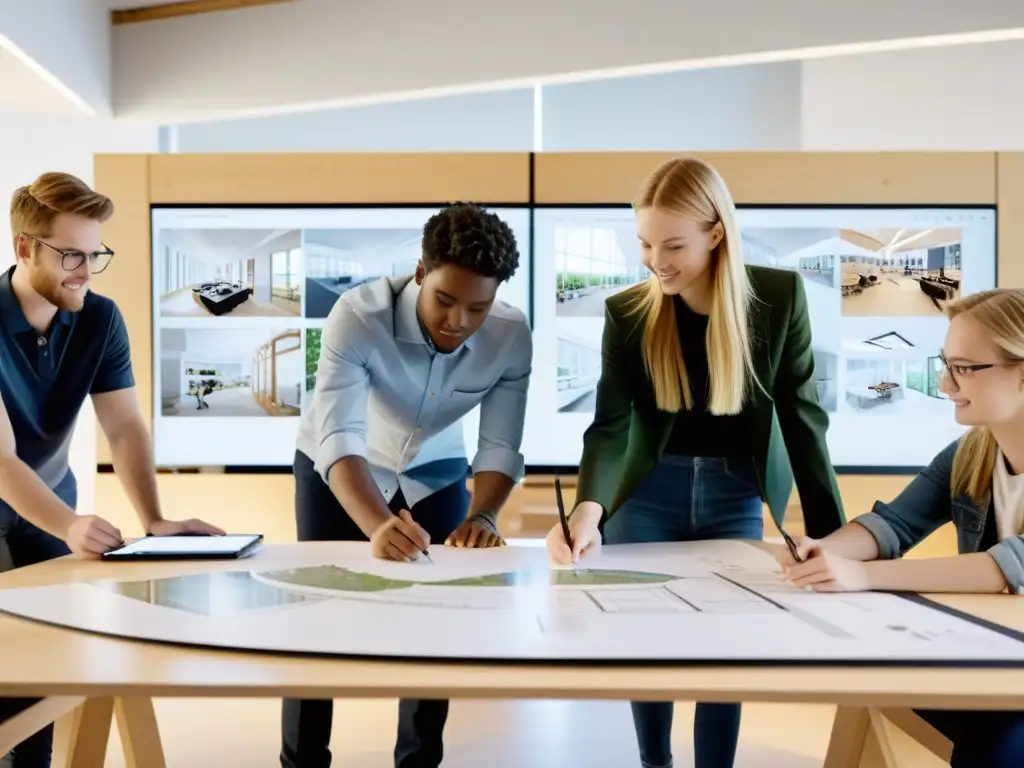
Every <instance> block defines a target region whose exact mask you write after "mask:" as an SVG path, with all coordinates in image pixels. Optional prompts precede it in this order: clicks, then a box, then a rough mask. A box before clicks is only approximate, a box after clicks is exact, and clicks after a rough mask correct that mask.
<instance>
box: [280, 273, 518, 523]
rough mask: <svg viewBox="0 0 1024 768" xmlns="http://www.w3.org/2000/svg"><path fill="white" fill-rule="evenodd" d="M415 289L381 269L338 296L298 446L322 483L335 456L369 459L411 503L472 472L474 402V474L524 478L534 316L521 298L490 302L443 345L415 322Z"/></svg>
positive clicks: (383, 483)
mask: <svg viewBox="0 0 1024 768" xmlns="http://www.w3.org/2000/svg"><path fill="white" fill-rule="evenodd" d="M418 296H419V286H418V285H416V281H415V280H413V279H412V277H411V276H406V277H399V278H391V277H384V278H381V279H379V280H374V281H372V282H369V283H365V284H363V285H361V286H359V287H357V288H353V289H352V290H350V291H347V292H346V293H344V294H343V295H342V297H341V298H340V299H339V300H338V301H337V302H336V303H335V305H334V308H333V309H332V310H331V313H330V314H329V315H328V317H327V320H326V322H325V324H324V328H323V335H322V336H321V340H320V362H319V366H318V368H317V374H316V387H315V388H314V390H313V396H312V397H311V399H310V403H309V407H308V408H307V409H306V410H305V412H304V413H303V415H302V419H301V421H300V425H299V436H298V444H297V447H298V450H300V451H302V453H304V454H306V456H308V457H309V458H310V459H311V460H312V462H313V465H314V467H315V468H316V470H317V472H318V473H319V474H320V475H321V477H323V478H324V482H327V475H328V472H329V471H330V468H331V466H333V465H334V464H335V462H337V461H339V460H340V459H343V458H345V457H346V456H362V457H364V458H365V459H366V461H367V463H368V464H369V466H370V471H371V473H372V475H373V478H374V480H375V482H376V483H377V487H378V488H379V489H380V491H381V493H382V494H383V496H384V498H385V499H387V500H388V501H390V500H391V498H392V497H393V496H394V495H395V493H396V492H397V491H398V490H399V489H400V490H401V491H402V494H403V496H404V497H405V501H406V503H407V505H408V506H409V507H411V506H413V505H414V504H416V503H417V502H418V501H420V500H421V499H423V498H425V497H427V496H429V495H431V494H432V493H434V492H435V491H438V490H440V489H441V488H444V487H446V486H448V485H451V484H452V483H454V482H457V481H458V480H460V479H462V478H464V477H465V472H466V447H465V441H464V440H463V431H462V425H461V424H460V420H461V419H462V417H463V416H465V415H466V414H467V413H469V411H471V410H473V408H475V407H476V406H477V405H480V435H479V445H478V448H477V453H476V456H475V457H474V458H473V462H472V469H473V472H474V473H476V472H486V471H492V472H501V473H502V474H505V475H508V476H509V477H511V478H513V479H514V480H516V481H517V482H518V481H519V480H520V479H521V478H522V476H523V467H524V461H523V456H522V454H521V453H520V445H521V443H522V438H523V422H524V420H525V417H526V395H527V389H528V387H529V382H530V371H531V369H532V363H533V339H532V336H531V333H530V326H529V323H528V322H527V320H526V316H525V315H524V314H523V313H522V312H521V311H520V310H518V309H516V308H515V307H513V306H511V305H509V304H506V303H504V302H501V301H495V303H494V304H493V306H492V307H491V310H490V312H489V313H488V315H487V319H486V320H484V323H483V325H481V326H480V328H479V329H478V330H477V331H476V333H474V334H473V335H472V336H471V337H469V338H468V339H467V340H466V341H464V342H463V343H462V344H461V345H460V346H459V347H458V348H457V349H456V350H455V351H453V352H450V353H447V354H444V353H440V352H437V351H435V350H434V347H433V345H432V344H431V343H430V341H429V340H428V337H427V336H425V334H424V333H423V331H422V329H421V327H420V324H419V319H418V318H417V316H416V300H417V297H418ZM453 459H454V460H456V461H452V460H453ZM459 459H461V461H458V460H459ZM417 470H419V471H417Z"/></svg>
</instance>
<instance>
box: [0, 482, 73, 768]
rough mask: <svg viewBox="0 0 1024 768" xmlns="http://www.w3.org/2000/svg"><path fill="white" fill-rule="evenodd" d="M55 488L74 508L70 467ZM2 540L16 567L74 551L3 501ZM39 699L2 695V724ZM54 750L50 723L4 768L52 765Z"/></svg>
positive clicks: (0, 513)
mask: <svg viewBox="0 0 1024 768" xmlns="http://www.w3.org/2000/svg"><path fill="white" fill-rule="evenodd" d="M53 490H54V493H56V494H57V496H58V497H59V498H60V499H61V501H63V502H64V503H65V504H67V505H68V506H69V507H71V508H72V509H74V508H75V506H76V505H77V504H78V484H77V482H76V481H75V476H74V475H73V474H72V473H71V471H70V470H69V471H68V473H67V474H66V475H64V479H63V480H61V481H60V482H59V483H58V484H57V487H56V488H54V489H53ZM0 539H3V540H4V541H5V542H6V543H7V549H8V551H9V552H10V555H11V565H13V566H14V567H15V568H22V567H24V566H26V565H35V564H36V563H42V562H46V561H47V560H55V559H56V558H58V557H63V556H64V555H68V554H70V553H71V550H70V549H68V545H67V544H65V543H64V542H63V541H61V540H60V539H58V538H56V537H54V536H51V535H50V534H48V533H47V532H46V531H42V530H40V529H39V528H36V527H35V526H34V525H32V523H30V522H29V521H28V520H26V519H24V518H23V517H21V516H20V515H19V514H18V513H17V512H15V511H14V510H13V509H11V507H10V506H8V505H7V504H4V503H3V502H0ZM14 663H17V662H14ZM37 701H39V699H29V698H0V723H2V722H4V721H5V720H9V719H10V718H12V717H14V716H15V715H17V714H18V713H19V712H22V711H23V710H25V709H28V708H29V707H31V706H32V705H33V704H35V703H36V702H37ZM52 753H53V726H52V725H47V726H45V727H43V728H41V729H40V730H38V731H36V732H35V733H33V734H32V735H31V736H29V737H28V738H27V739H25V740H24V741H23V742H21V743H20V744H18V745H17V746H16V747H15V748H14V749H13V750H11V752H10V754H9V755H7V758H6V759H7V762H6V763H3V765H4V766H5V768H7V766H9V768H50V760H51V757H52ZM0 758H3V755H0Z"/></svg>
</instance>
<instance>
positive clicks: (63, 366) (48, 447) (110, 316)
mask: <svg viewBox="0 0 1024 768" xmlns="http://www.w3.org/2000/svg"><path fill="white" fill-rule="evenodd" d="M15 269H17V267H16V266H15V267H11V268H10V269H9V270H7V271H6V272H4V273H2V274H0V394H2V395H3V400H4V406H5V407H6V409H7V415H8V417H9V418H10V420H11V426H12V427H13V428H14V440H15V443H16V444H17V449H18V457H19V458H20V459H21V460H22V461H24V462H25V463H26V464H28V465H29V466H30V467H32V469H34V470H35V471H36V473H37V474H38V475H39V477H40V478H41V479H42V481H43V482H44V483H46V485H48V486H49V487H50V488H56V487H57V485H58V484H59V483H60V482H61V481H62V480H63V479H64V478H65V477H66V476H67V475H68V474H69V469H70V468H69V466H68V449H69V448H70V445H71V435H72V433H73V432H74V429H75V422H76V421H77V419H78V413H79V411H80V410H81V408H82V405H83V404H84V403H85V398H86V397H87V396H89V395H91V394H98V393H100V392H113V391H115V390H118V389H126V388H128V387H132V386H134V385H135V377H134V376H133V375H132V365H131V352H130V348H129V345H128V329H127V328H126V327H125V324H124V318H123V317H122V316H121V312H120V310H118V308H117V305H116V304H114V302H113V301H111V300H110V299H108V298H106V297H105V296H100V295H99V294H96V293H93V292H92V291H89V292H88V293H87V294H86V296H85V302H84V305H83V306H82V309H80V310H79V311H77V312H67V311H63V310H61V311H58V312H57V314H56V315H55V316H54V318H53V322H52V323H51V324H50V327H49V328H48V329H47V330H46V332H45V333H39V332H38V331H36V330H35V329H34V328H33V327H32V326H31V325H29V323H28V320H26V319H25V314H24V313H23V312H22V311H21V306H20V305H19V304H18V299H17V297H16V296H15V295H14V290H13V289H12V288H11V276H12V275H13V274H14V270H15Z"/></svg>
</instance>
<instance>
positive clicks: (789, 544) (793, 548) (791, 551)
mask: <svg viewBox="0 0 1024 768" xmlns="http://www.w3.org/2000/svg"><path fill="white" fill-rule="evenodd" d="M779 532H780V533H781V534H782V538H783V539H784V540H785V542H786V546H787V547H789V554H791V555H792V556H793V559H794V560H796V561H797V562H798V563H802V562H803V561H804V559H803V558H802V557H800V553H799V552H798V551H797V548H796V542H795V541H793V537H792V536H790V535H789V534H788V533H786V532H785V531H784V530H782V529H781V528H780V529H779Z"/></svg>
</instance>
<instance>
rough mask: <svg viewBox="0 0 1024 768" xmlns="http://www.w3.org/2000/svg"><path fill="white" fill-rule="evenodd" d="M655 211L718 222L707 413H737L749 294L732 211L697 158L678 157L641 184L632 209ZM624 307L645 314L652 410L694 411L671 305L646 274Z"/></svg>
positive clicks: (744, 374) (747, 363)
mask: <svg viewBox="0 0 1024 768" xmlns="http://www.w3.org/2000/svg"><path fill="white" fill-rule="evenodd" d="M652 207H653V208H659V209H661V210H664V211H669V212H671V213H676V214H681V215H684V216H689V217H692V218H694V219H696V220H697V221H699V222H701V224H703V226H704V229H705V231H710V230H711V229H712V228H713V227H714V226H715V225H716V224H721V226H722V230H723V236H722V239H721V241H720V242H719V243H718V245H717V246H715V248H714V250H713V251H712V253H711V269H712V270H713V271H714V274H713V275H712V286H713V288H712V291H713V297H712V301H711V314H710V319H709V322H708V331H707V340H706V345H707V352H708V371H709V374H710V378H711V389H710V396H709V398H708V410H709V411H710V412H711V413H713V414H716V415H724V414H735V413H739V412H740V411H741V410H742V409H743V405H744V402H745V400H746V396H747V394H748V385H749V384H750V382H751V381H757V377H756V374H755V372H754V359H753V354H752V353H751V339H750V328H749V325H748V315H749V309H750V304H751V301H752V300H753V298H754V297H753V291H752V290H751V288H750V281H749V280H748V279H747V271H746V268H745V267H744V266H743V256H742V252H741V250H740V232H739V227H738V225H737V223H736V206H735V204H734V203H733V200H732V195H730V194H729V188H728V187H727V186H726V184H725V181H724V180H723V179H722V177H721V176H720V175H719V174H718V172H717V171H716V170H715V169H714V168H712V167H711V166H710V165H708V164H707V163H706V162H704V161H703V160H699V159H697V158H695V157H680V158H676V159H673V160H669V161H667V162H665V163H663V164H662V165H661V166H659V167H658V168H657V169H655V170H654V172H653V173H651V174H650V175H649V176H648V177H647V178H646V179H645V180H644V182H643V183H642V184H641V185H640V189H639V191H638V192H637V194H636V197H635V198H634V200H633V209H634V210H635V211H639V210H642V209H644V208H652ZM631 290H632V292H633V298H634V300H633V302H631V309H632V310H634V311H635V312H637V313H642V314H643V315H644V317H645V324H644V335H643V355H644V363H645V365H646V367H647V373H648V375H649V376H650V378H651V382H652V383H653V385H654V398H655V402H656V403H657V406H658V408H659V409H661V410H663V411H670V412H672V413H675V412H678V411H679V410H680V409H682V408H685V410H687V411H688V410H690V409H691V408H692V407H693V393H692V388H691V386H690V381H689V379H688V378H687V375H686V364H685V363H684V362H683V351H682V348H681V346H680V344H679V332H678V330H677V328H676V312H675V304H674V303H673V299H672V297H671V296H667V295H665V294H664V293H663V292H662V289H661V284H660V283H659V282H658V280H657V278H656V277H655V276H654V275H652V276H651V277H649V278H648V279H647V280H646V281H645V282H643V283H641V284H640V285H638V286H636V287H635V288H633V289H631Z"/></svg>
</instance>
